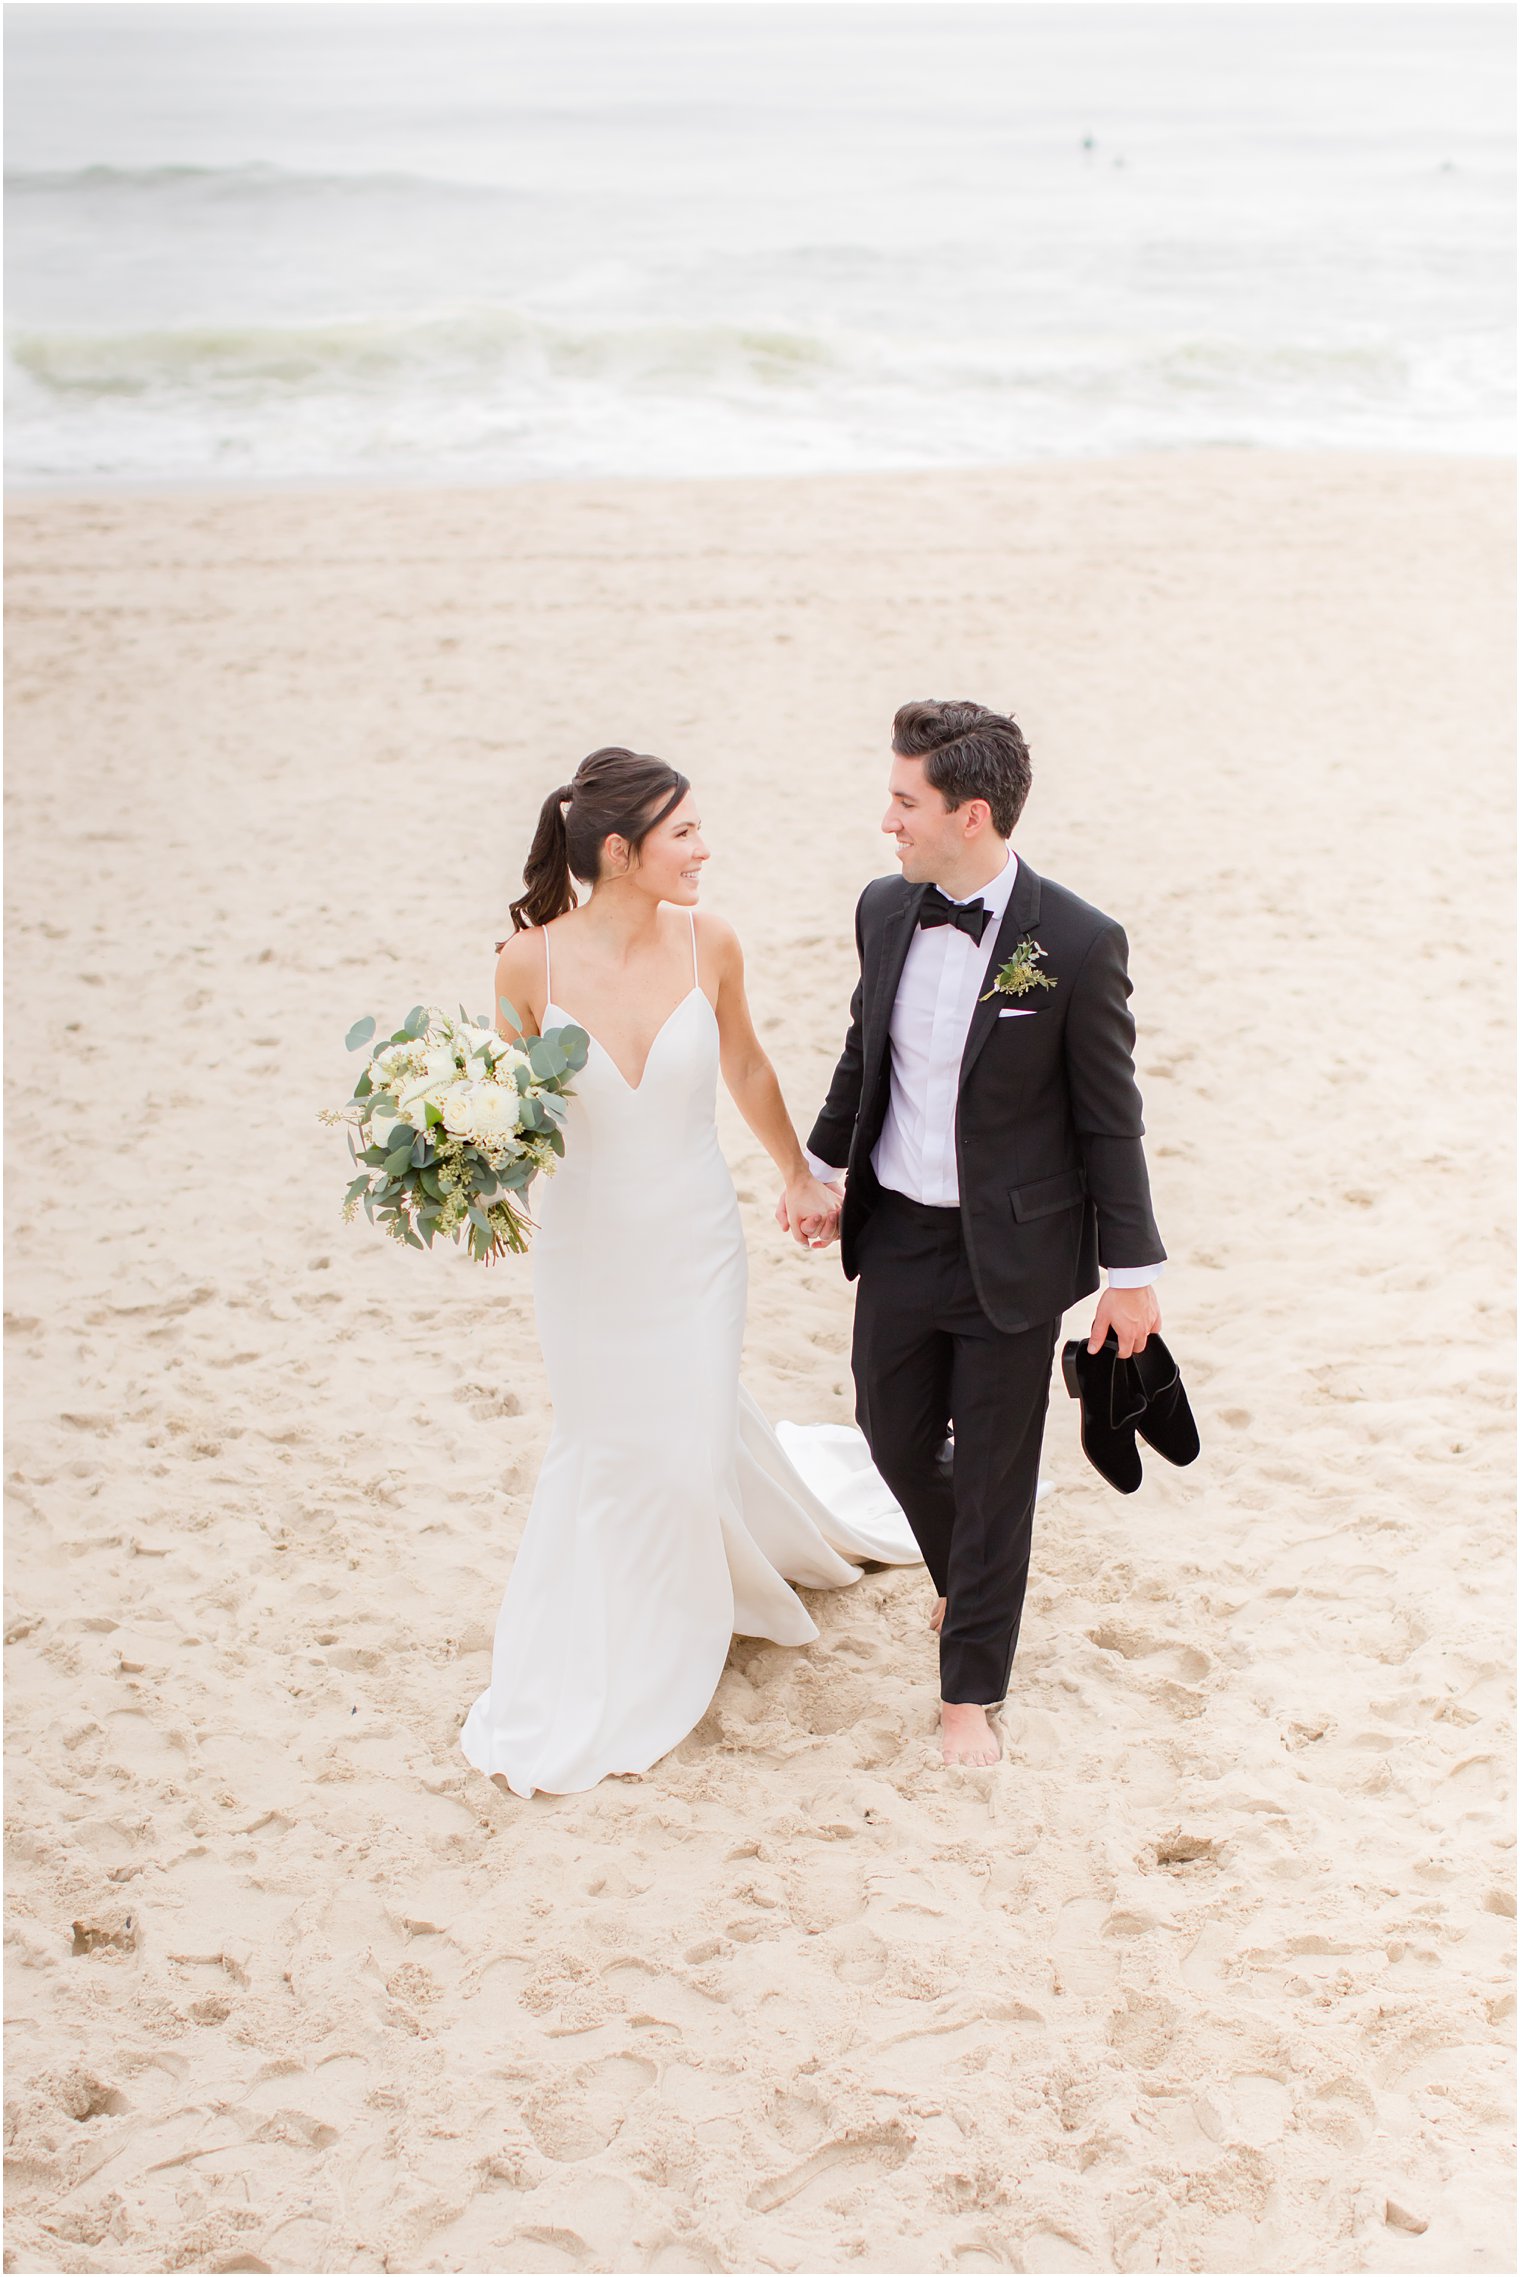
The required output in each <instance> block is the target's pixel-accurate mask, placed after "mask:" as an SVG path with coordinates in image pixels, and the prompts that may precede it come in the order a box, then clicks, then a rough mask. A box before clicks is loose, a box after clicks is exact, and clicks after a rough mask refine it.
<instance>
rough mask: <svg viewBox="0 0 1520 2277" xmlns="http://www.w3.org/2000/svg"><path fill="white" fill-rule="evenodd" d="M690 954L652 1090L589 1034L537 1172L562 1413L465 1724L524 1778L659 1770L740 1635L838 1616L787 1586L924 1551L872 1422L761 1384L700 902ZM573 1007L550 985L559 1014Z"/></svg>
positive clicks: (552, 1362) (578, 1784) (564, 1787)
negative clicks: (857, 1421)
mask: <svg viewBox="0 0 1520 2277" xmlns="http://www.w3.org/2000/svg"><path fill="white" fill-rule="evenodd" d="M544 952H545V957H546V959H547V956H548V940H547V937H546V938H545V943H544ZM692 967H693V978H692V985H691V988H690V990H689V992H688V993H687V995H685V996H684V997H683V998H682V999H681V1001H680V1003H679V1004H678V1005H677V1006H676V1008H675V1010H674V1011H673V1012H672V1013H671V1015H670V1017H669V1019H668V1020H667V1021H666V1022H665V1025H664V1026H663V1027H662V1028H661V1030H660V1032H659V1034H658V1035H657V1036H656V1037H655V1040H654V1043H653V1044H652V1046H651V1047H650V1052H649V1057H648V1060H647V1061H646V1063H645V1067H644V1073H643V1077H642V1079H641V1080H640V1082H639V1084H638V1086H637V1087H636V1088H635V1087H633V1086H631V1085H630V1084H629V1083H628V1081H627V1078H626V1077H625V1076H624V1075H623V1074H622V1073H621V1071H620V1070H619V1069H618V1067H617V1066H616V1065H615V1063H614V1062H613V1061H612V1059H611V1058H610V1057H609V1056H608V1054H607V1053H606V1052H605V1051H604V1050H603V1049H602V1047H601V1046H600V1045H599V1044H598V1043H597V1042H596V1040H595V1038H594V1037H593V1038H592V1042H591V1048H590V1054H589V1057H588V1059H587V1063H586V1066H585V1067H584V1068H583V1069H582V1071H581V1073H580V1074H579V1075H578V1076H577V1078H576V1084H575V1093H574V1096H573V1097H572V1098H571V1100H570V1101H569V1107H568V1113H567V1116H566V1120H565V1126H564V1130H565V1158H564V1160H563V1162H562V1163H561V1164H560V1166H559V1168H558V1169H557V1171H556V1172H555V1174H554V1175H553V1177H552V1178H547V1179H545V1180H543V1181H542V1182H541V1184H540V1185H539V1186H538V1187H536V1188H535V1193H534V1199H535V1202H536V1203H537V1205H538V1212H539V1230H538V1233H537V1235H536V1236H535V1238H534V1242H533V1248H532V1260H533V1292H534V1303H535V1307H536V1311H537V1315H538V1332H539V1339H540V1342H541V1343H542V1346H543V1352H544V1361H545V1365H546V1368H547V1370H548V1377H549V1392H550V1397H551V1399H552V1401H553V1405H554V1429H553V1434H552V1436H551V1438H550V1441H549V1446H548V1449H547V1451H546V1453H545V1456H544V1461H543V1468H542V1470H541V1471H540V1472H539V1477H538V1485H537V1487H536V1489H535V1491H534V1496H533V1504H532V1508H531V1509H530V1511H529V1513H528V1522H527V1527H526V1529H525V1531H524V1534H523V1539H522V1545H521V1547H520V1549H519V1550H518V1553H517V1559H516V1563H515V1564H514V1565H513V1568H512V1572H511V1577H510V1579H509V1581H508V1583H507V1590H506V1596H505V1598H504V1600H503V1602H502V1607H501V1613H500V1616H499V1618H498V1620H497V1624H496V1639H495V1647H494V1651H493V1654H492V1661H491V1682H490V1686H489V1688H488V1689H487V1690H486V1691H484V1692H482V1693H481V1695H480V1697H479V1699H477V1701H476V1702H475V1705H474V1706H473V1708H471V1710H470V1713H469V1716H468V1717H467V1719H466V1721H465V1725H464V1729H463V1731H462V1733H461V1735H460V1745H461V1747H462V1748H463V1750H464V1753H465V1755H466V1757H467V1758H468V1759H469V1761H470V1762H471V1763H472V1764H474V1766H475V1767H476V1769H477V1770H479V1771H483V1772H485V1773H487V1774H488V1775H494V1774H500V1775H501V1776H502V1777H504V1778H505V1779H506V1781H507V1784H508V1785H509V1787H510V1788H511V1789H512V1791H513V1792H514V1793H515V1794H518V1795H523V1796H528V1795H531V1794H532V1793H533V1792H534V1790H535V1788H543V1789H546V1790H547V1791H548V1792H549V1793H551V1794H576V1793H579V1792H580V1791H581V1790H582V1789H584V1788H587V1787H592V1786H594V1785H595V1784H596V1782H597V1781H598V1780H599V1779H603V1778H606V1777H607V1775H608V1774H609V1773H610V1772H619V1771H623V1772H627V1771H645V1770H647V1769H648V1768H649V1766H650V1764H652V1763H654V1762H656V1761H657V1760H658V1759H659V1757H660V1756H662V1755H664V1754H666V1753H667V1752H668V1751H669V1750H670V1749H671V1748H672V1747H675V1746H676V1745H677V1744H678V1743H679V1742H680V1741H681V1740H682V1739H684V1738H685V1737H686V1735H687V1733H688V1732H689V1731H691V1729H692V1728H693V1726H694V1725H695V1724H697V1723H698V1722H700V1720H701V1718H702V1716H703V1715H704V1714H705V1713H706V1710H707V1707H708V1704H709V1702H710V1701H711V1699H712V1696H713V1693H714V1692H715V1691H716V1689H717V1685H718V1679H719V1677H720V1676H721V1675H722V1673H723V1664H724V1661H725V1659H726V1658H727V1655H728V1647H729V1641H730V1639H731V1637H732V1636H733V1634H734V1632H735V1631H736V1630H737V1631H738V1632H740V1633H741V1634H742V1635H744V1636H752V1637H768V1638H769V1639H770V1640H771V1642H772V1643H773V1644H782V1645H801V1644H807V1643H809V1642H810V1641H811V1640H812V1639H813V1638H814V1637H816V1636H817V1634H818V1630H817V1628H816V1626H815V1624H814V1622H813V1619H812V1616H811V1615H810V1614H809V1612H808V1610H807V1607H806V1606H805V1605H804V1604H803V1603H802V1601H801V1599H800V1598H799V1597H797V1596H796V1595H795V1593H794V1591H793V1590H792V1588H791V1587H790V1586H789V1584H791V1583H793V1582H795V1583H797V1584H799V1585H800V1586H801V1587H803V1588H805V1589H838V1588H842V1587H843V1586H845V1585H846V1584H847V1583H849V1582H852V1581H857V1580H858V1579H859V1578H860V1566H859V1562H858V1561H860V1560H863V1559H870V1560H872V1561H873V1562H878V1563H882V1564H887V1565H909V1564H916V1563H917V1562H918V1559H919V1550H918V1546H917V1544H916V1543H915V1541H914V1539H913V1536H912V1533H911V1532H910V1530H909V1527H908V1522H907V1520H906V1518H905V1517H904V1516H903V1514H902V1511H901V1510H900V1509H899V1507H898V1505H897V1503H896V1502H895V1501H894V1500H893V1498H892V1496H891V1495H890V1494H889V1493H888V1491H887V1488H886V1487H885V1485H884V1484H883V1483H882V1481H881V1479H880V1478H879V1477H878V1476H877V1474H876V1472H875V1471H874V1470H873V1469H872V1467H871V1463H870V1458H869V1456H868V1455H867V1452H866V1448H865V1442H864V1440H863V1439H862V1438H861V1437H860V1434H859V1433H858V1432H857V1431H853V1430H846V1429H843V1428H841V1427H839V1426H831V1425H822V1426H818V1427H814V1428H811V1429H809V1428H805V1427H802V1426H798V1425H790V1424H783V1425H782V1426H781V1434H784V1442H783V1437H782V1435H780V1434H778V1433H777V1432H775V1431H773V1430H772V1429H771V1427H770V1425H769V1424H768V1423H767V1422H766V1420H765V1417H764V1416H763V1415H762V1414H761V1412H760V1410H759V1408H758V1407H757V1406H756V1405H755V1402H754V1401H753V1400H752V1399H751V1398H750V1396H749V1394H748V1393H747V1392H746V1391H745V1390H744V1388H743V1386H742V1385H741V1384H740V1382H739V1352H740V1346H741V1344H742V1342H743V1337H744V1309H745V1298H746V1292H747V1285H748V1265H747V1261H746V1257H745V1250H744V1236H743V1232H742V1230H741V1227H740V1223H739V1207H738V1202H737V1200H736V1198H735V1195H734V1187H733V1181H732V1179H731V1178H730V1176H729V1172H728V1165H727V1164H726V1162H725V1161H724V1159H723V1156H722V1154H721V1152H720V1151H719V1147H718V1132H717V1124H716V1121H715V1116H714V1109H715V1105H716V1099H717V1085H718V1023H717V1017H716V1015H715V1013H714V1011H713V1008H712V1005H711V1003H710V1002H709V1000H708V998H707V995H706V992H705V991H704V989H703V988H702V986H701V984H700V980H699V979H698V977H697V972H696V923H695V919H693V922H692ZM550 986H551V988H552V974H551V975H550ZM573 1018H574V1016H573V1014H571V1013H570V1012H568V1011H566V1010H565V1008H564V1007H563V1006H562V1005H556V1004H553V1003H549V1004H547V1005H546V1006H545V1010H544V1021H543V1025H544V1026H545V1027H546V1028H547V1027H549V1026H551V1025H556V1024H559V1023H561V1022H567V1023H569V1022H573Z"/></svg>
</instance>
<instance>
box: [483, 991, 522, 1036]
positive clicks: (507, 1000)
mask: <svg viewBox="0 0 1520 2277" xmlns="http://www.w3.org/2000/svg"><path fill="white" fill-rule="evenodd" d="M496 1001H497V1004H498V1005H499V1006H500V1008H501V1010H502V1011H503V1012H505V1014H506V1015H507V1018H508V1019H509V1020H510V1021H511V1023H512V1025H513V1027H514V1028H515V1029H516V1030H517V1032H518V1034H519V1035H521V1034H522V1020H521V1017H520V1016H519V1013H518V1010H517V1006H516V1005H515V1004H514V1003H513V1002H512V999H511V997H510V996H498V997H497V999H496ZM481 1025H482V1026H483V1027H489V1026H490V1025H491V1023H490V1021H489V1020H486V1021H482V1023H481Z"/></svg>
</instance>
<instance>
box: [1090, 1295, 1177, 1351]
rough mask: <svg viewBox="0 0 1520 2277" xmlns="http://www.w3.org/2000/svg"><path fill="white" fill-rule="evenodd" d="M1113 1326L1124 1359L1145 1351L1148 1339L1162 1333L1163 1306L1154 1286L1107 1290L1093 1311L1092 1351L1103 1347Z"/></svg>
mask: <svg viewBox="0 0 1520 2277" xmlns="http://www.w3.org/2000/svg"><path fill="white" fill-rule="evenodd" d="M1110 1329H1113V1331H1114V1333H1115V1335H1116V1336H1117V1337H1118V1339H1119V1357H1120V1359H1121V1360H1127V1359H1129V1358H1130V1356H1131V1355H1132V1354H1133V1353H1135V1352H1143V1351H1144V1350H1145V1341H1146V1338H1147V1337H1148V1336H1159V1335H1160V1333H1161V1307H1160V1305H1159V1303H1158V1302H1157V1299H1156V1291H1155V1289H1154V1288H1153V1287H1146V1288H1143V1289H1105V1290H1104V1292H1103V1294H1102V1296H1101V1297H1099V1299H1098V1309H1097V1311H1096V1312H1095V1313H1094V1314H1093V1324H1092V1334H1091V1336H1089V1337H1088V1339H1087V1349H1088V1351H1089V1352H1097V1351H1100V1350H1101V1349H1102V1345H1103V1339H1104V1337H1105V1336H1107V1334H1108V1332H1109V1330H1110Z"/></svg>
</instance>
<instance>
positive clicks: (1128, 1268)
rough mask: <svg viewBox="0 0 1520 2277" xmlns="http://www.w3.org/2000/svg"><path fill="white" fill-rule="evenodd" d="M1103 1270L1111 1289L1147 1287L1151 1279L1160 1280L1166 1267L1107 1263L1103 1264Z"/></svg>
mask: <svg viewBox="0 0 1520 2277" xmlns="http://www.w3.org/2000/svg"><path fill="white" fill-rule="evenodd" d="M1104 1270H1105V1272H1106V1273H1107V1274H1108V1285H1109V1287H1110V1288H1111V1289H1148V1288H1149V1287H1150V1285H1151V1283H1152V1281H1159V1280H1160V1278H1161V1276H1162V1274H1163V1273H1164V1272H1165V1271H1166V1267H1165V1266H1164V1265H1108V1266H1105V1268H1104Z"/></svg>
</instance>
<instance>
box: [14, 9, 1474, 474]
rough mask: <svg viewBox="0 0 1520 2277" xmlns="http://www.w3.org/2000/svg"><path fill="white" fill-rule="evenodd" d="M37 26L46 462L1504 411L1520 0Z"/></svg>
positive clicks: (1037, 449)
mask: <svg viewBox="0 0 1520 2277" xmlns="http://www.w3.org/2000/svg"><path fill="white" fill-rule="evenodd" d="M5 31H6V63H7V75H6V142H7V152H6V166H7V200H6V251H7V269H8V276H7V283H8V293H7V307H6V393H7V402H8V418H7V464H8V472H9V478H10V480H11V482H12V483H13V484H22V485H31V484H53V483H81V482H89V483H98V482H102V481H105V482H111V481H121V482H134V481H136V482H142V481H162V480H169V481H174V480H182V479H195V478H208V477H209V478H215V479H218V480H240V479H271V478H273V479H279V478H307V477H320V478H333V477H337V478H349V477H353V478H358V477H365V476H380V477H384V478H386V479H394V478H396V477H402V478H406V477H417V478H428V479H445V480H455V479H470V478H474V477H483V478H490V479H497V478H523V477H538V476H554V475H605V474H612V475H625V474H626V475H639V474H661V475H670V474H675V475H686V474H709V473H765V472H772V471H785V472H803V471H809V470H813V469H857V468H885V467H928V466H945V465H976V464H986V463H996V462H1006V461H1010V460H1017V459H1027V458H1030V457H1038V456H1043V455H1048V454H1063V455H1071V454H1083V453H1093V452H1108V451H1115V450H1124V449H1133V448H1144V447H1161V448H1166V447H1175V446H1182V445H1189V446H1196V445H1211V444H1247V445H1259V446H1265V447H1272V446H1309V447H1324V448H1332V449H1342V448H1344V449H1365V448H1373V449H1385V450H1386V449H1392V450H1404V449H1409V450H1424V451H1428V450H1434V451H1454V452H1494V451H1499V452H1504V451H1508V450H1509V449H1510V448H1511V447H1512V440H1513V424H1512V423H1513V408H1514V367H1513V337H1514V334H1513V321H1514V319H1513V288H1514V276H1515V246H1514V225H1513V215H1514V200H1513V151H1514V118H1513V87H1514V13H1513V11H1512V10H1511V9H1510V8H1509V7H1507V6H1489V5H1483V6H1476V5H1473V6H1469V5H1463V4H1459V0H1438V4H1437V5H1432V6H1411V5H1382V4H1371V5H1347V6H1336V5H1292V6H1290V5H1268V6H1261V5H1242V6H1237V5H1233V4H1230V0H1206V4H1201V5H1180V4H1170V5H1144V4H1142V5H1127V6H1105V5H1082V4H1073V0H1067V4H1064V5H1040V4H1018V5H996V4H986V5H972V6H957V5H944V4H935V5H930V6H915V5H895V4H887V5H871V4H864V5H856V6H849V5H844V6H808V5H790V6H788V5H769V6H744V5H697V6H645V5H638V4H635V5H624V6H596V5H559V6H537V7H531V6H530V7H522V6H508V5H495V4H492V0H483V4H479V5H473V6H453V5H438V4H430V5H423V6H407V5H390V6H378V7H375V6H368V5H344V6H319V5H311V6H308V5H301V4H295V5H279V6H275V5H255V6H234V5H220V4H204V0H201V4H196V5H189V6H138V5H121V6H105V7H96V6H91V5H74V6H59V5H45V6H43V5H12V6H9V7H7V9H6V11H5Z"/></svg>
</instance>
